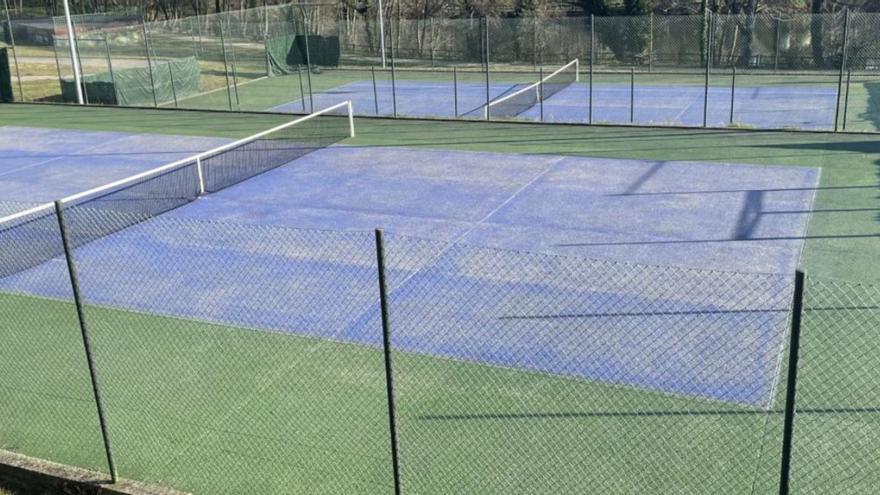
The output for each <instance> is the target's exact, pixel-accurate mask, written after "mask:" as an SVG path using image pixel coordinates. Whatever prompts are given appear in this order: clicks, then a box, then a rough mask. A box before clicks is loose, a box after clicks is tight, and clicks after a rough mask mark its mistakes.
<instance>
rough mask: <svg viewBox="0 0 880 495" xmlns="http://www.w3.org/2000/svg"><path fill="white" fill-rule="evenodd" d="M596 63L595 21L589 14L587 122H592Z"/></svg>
mask: <svg viewBox="0 0 880 495" xmlns="http://www.w3.org/2000/svg"><path fill="white" fill-rule="evenodd" d="M595 63H596V22H595V17H594V16H593V14H590V102H589V105H588V107H589V108H588V110H587V115H588V117H587V123H588V124H592V123H593V65H594V64H595Z"/></svg>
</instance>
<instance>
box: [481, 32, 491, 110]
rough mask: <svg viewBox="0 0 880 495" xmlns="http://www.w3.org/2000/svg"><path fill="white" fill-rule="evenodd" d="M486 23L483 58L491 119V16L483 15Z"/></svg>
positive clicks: (487, 107)
mask: <svg viewBox="0 0 880 495" xmlns="http://www.w3.org/2000/svg"><path fill="white" fill-rule="evenodd" d="M483 20H484V24H485V30H486V32H485V35H484V36H483V38H484V42H483V43H484V47H483V48H484V49H483V59H484V60H485V62H486V120H491V119H492V115H491V113H492V112H491V111H490V107H489V103H491V102H492V91H491V89H490V85H491V77H490V76H489V18H488V17H483Z"/></svg>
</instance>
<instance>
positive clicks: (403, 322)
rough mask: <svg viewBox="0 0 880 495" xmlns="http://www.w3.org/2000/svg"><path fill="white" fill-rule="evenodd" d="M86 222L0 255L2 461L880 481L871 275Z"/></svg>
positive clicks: (565, 483)
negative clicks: (8, 457)
mask: <svg viewBox="0 0 880 495" xmlns="http://www.w3.org/2000/svg"><path fill="white" fill-rule="evenodd" d="M74 209H76V211H74V210H72V209H69V208H68V209H67V210H65V212H64V213H65V215H64V216H65V217H67V230H66V232H67V237H68V240H69V243H70V244H71V245H76V246H80V247H78V248H76V250H75V252H71V257H70V258H59V259H55V260H53V261H50V262H47V263H39V264H30V265H23V266H18V265H16V266H12V265H9V264H8V263H7V261H6V260H5V259H4V258H0V262H2V263H3V264H4V267H3V269H4V271H3V275H4V276H3V277H2V278H0V309H2V313H3V314H4V315H5V317H4V318H3V326H4V332H2V333H0V342H2V345H0V354H2V357H3V359H0V371H2V373H0V386H2V387H3V389H4V390H5V391H6V392H5V395H6V397H7V399H9V400H4V401H2V402H0V407H2V412H3V414H4V417H5V418H7V420H6V421H4V422H2V423H0V448H3V449H7V450H12V451H16V452H20V453H23V454H26V455H30V456H34V457H39V458H44V459H50V460H53V461H57V462H62V463H67V464H73V465H77V466H84V467H89V468H92V469H98V470H101V471H104V472H107V471H108V469H109V468H108V467H107V459H108V457H109V458H111V459H112V460H113V466H114V468H115V470H116V471H118V474H119V475H120V476H122V477H125V478H133V479H136V480H140V481H147V482H151V483H156V484H162V485H166V486H168V487H171V488H176V489H181V490H189V491H194V492H196V493H242V492H249V491H258V492H260V493H290V492H296V493H318V492H320V493H367V492H368V493H377V492H392V491H393V490H394V488H395V485H396V486H397V488H398V489H400V490H401V491H402V493H450V492H467V493H475V492H479V493H511V492H528V493H584V492H597V491H601V492H603V493H633V492H669V491H675V492H676V493H707V492H712V493H743V492H749V493H769V492H777V491H778V490H779V488H778V487H779V486H780V484H786V485H790V486H791V488H792V492H793V493H824V492H826V491H828V490H839V491H844V492H851V493H863V492H866V491H870V487H873V486H876V484H877V483H878V482H880V470H878V468H877V465H876V462H875V459H876V455H877V450H876V444H877V442H876V440H877V439H878V438H880V424H878V423H877V421H876V420H875V419H876V418H875V416H876V414H877V410H876V404H875V403H873V402H872V401H874V400H875V399H876V397H874V396H875V395H876V394H875V393H874V392H873V391H874V390H876V388H877V387H876V385H877V371H876V370H877V363H875V362H874V361H876V357H875V356H877V355H880V353H878V352H877V351H878V349H876V347H877V345H876V344H875V342H877V340H878V339H877V338H876V335H874V333H876V331H877V328H880V291H878V289H877V288H876V287H871V286H866V285H856V284H850V283H845V282H838V281H830V280H824V279H821V278H813V277H810V278H807V279H806V291H805V292H806V293H805V295H804V290H803V287H804V284H803V280H804V279H803V278H802V277H801V276H800V275H799V276H797V277H796V276H794V274H778V275H776V274H761V273H734V272H715V271H705V270H695V269H687V268H676V267H660V266H645V265H638V264H627V263H615V262H606V261H597V260H589V259H581V258H574V257H565V256H558V255H547V254H538V253H527V252H514V251H505V250H499V249H490V248H483V247H475V246H467V245H462V244H450V243H446V242H439V241H432V240H425V239H416V238H411V237H405V236H398V235H391V236H387V237H386V238H384V240H383V237H382V236H380V235H378V234H377V235H376V236H374V235H373V234H372V233H367V232H357V231H352V232H343V231H310V230H298V229H289V228H282V227H271V226H246V225H239V224H229V223H215V222H199V221H192V220H175V219H161V218H160V219H154V220H151V221H148V222H144V223H140V224H138V225H134V226H132V227H130V228H128V229H125V230H123V231H120V232H117V233H115V234H113V235H110V236H106V237H105V236H103V235H93V234H94V233H100V232H107V231H109V229H108V227H107V225H115V224H117V223H118V219H115V218H114V215H115V214H114V213H113V212H112V210H107V209H101V210H89V209H83V208H76V207H74ZM74 213H75V214H74ZM41 218H42V219H43V220H44V221H43V222H42V223H40V224H39V225H36V224H34V223H33V222H22V224H21V226H20V230H16V229H11V230H7V231H4V232H3V233H2V236H0V243H2V245H3V247H4V249H3V251H2V252H8V249H17V250H27V249H28V248H29V245H28V244H27V242H25V241H26V240H27V239H33V238H34V236H36V235H38V236H39V238H40V239H42V240H43V241H44V242H41V245H44V244H47V243H48V242H49V241H48V239H49V238H50V237H51V238H52V239H54V242H55V244H59V246H55V248H54V249H55V250H56V251H57V250H60V249H61V247H62V246H60V244H61V243H62V239H63V238H62V235H61V231H60V230H59V228H58V218H56V217H55V216H43V217H41ZM79 236H86V238H84V239H80V238H78V237H79ZM7 248H8V249H7ZM20 258H21V257H20V256H19V257H17V258H16V259H20ZM66 259H69V261H70V262H71V266H72V272H68V265H67V263H65V260H66ZM71 273H72V274H73V276H71V275H70V274H71ZM71 280H75V281H76V282H77V283H76V284H75V285H72V284H71ZM74 287H75V289H74ZM74 294H76V295H78V296H79V297H74ZM801 306H802V307H803V311H797V309H798V308H800V307H801ZM78 309H81V310H82V315H83V320H82V322H83V324H82V325H80V320H78V319H77V315H78ZM801 317H802V325H801ZM84 343H85V344H86V345H85V346H84V345H83V344H84ZM792 345H794V346H793V347H792ZM84 351H85V352H84ZM792 364H794V365H795V367H793V368H792V367H791V365H792ZM90 367H91V369H92V370H93V371H94V373H90ZM793 371H796V373H795V372H793ZM795 384H796V385H795ZM96 399H97V402H96ZM102 424H103V425H104V426H105V430H104V432H105V433H106V437H102V431H101V428H100V426H101V425H102ZM104 438H106V443H105V441H104ZM105 445H106V448H105ZM784 459H788V460H789V461H790V464H786V463H785V462H783V461H784ZM783 466H790V468H789V467H783ZM114 474H115V473H114Z"/></svg>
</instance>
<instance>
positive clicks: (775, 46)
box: [773, 17, 779, 72]
mask: <svg viewBox="0 0 880 495" xmlns="http://www.w3.org/2000/svg"><path fill="white" fill-rule="evenodd" d="M774 30H775V32H774V34H773V71H774V72H776V71H777V70H779V18H778V17H777V18H776V22H775V25H774Z"/></svg>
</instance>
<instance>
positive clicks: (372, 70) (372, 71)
mask: <svg viewBox="0 0 880 495" xmlns="http://www.w3.org/2000/svg"><path fill="white" fill-rule="evenodd" d="M370 74H371V75H372V76H373V103H374V104H375V105H376V115H379V90H378V89H376V68H375V67H373V66H370Z"/></svg>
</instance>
